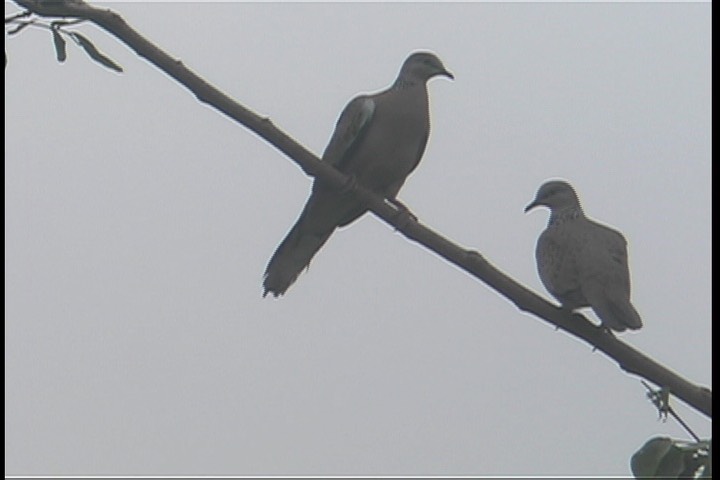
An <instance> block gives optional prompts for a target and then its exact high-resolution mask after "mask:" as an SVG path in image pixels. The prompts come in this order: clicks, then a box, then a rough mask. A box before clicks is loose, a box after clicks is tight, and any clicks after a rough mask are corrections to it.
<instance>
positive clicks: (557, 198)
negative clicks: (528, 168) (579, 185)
mask: <svg viewBox="0 0 720 480" xmlns="http://www.w3.org/2000/svg"><path fill="white" fill-rule="evenodd" d="M539 206H545V207H548V208H549V209H550V210H552V211H557V210H563V209H566V208H579V207H580V201H579V200H578V197H577V194H576V193H575V190H574V189H573V187H572V186H571V185H570V184H569V183H568V182H565V181H563V180H550V181H548V182H545V183H544V184H543V185H542V186H541V187H540V188H539V189H538V192H537V195H535V199H534V200H533V201H532V202H530V204H529V205H528V206H527V207H525V213H527V212H529V211H530V210H532V209H533V208H535V207H539Z"/></svg>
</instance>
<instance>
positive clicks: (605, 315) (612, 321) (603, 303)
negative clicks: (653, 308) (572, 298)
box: [589, 293, 643, 332]
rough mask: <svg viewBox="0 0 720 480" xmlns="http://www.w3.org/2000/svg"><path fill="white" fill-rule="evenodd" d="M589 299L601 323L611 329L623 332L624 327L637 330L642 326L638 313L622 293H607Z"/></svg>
mask: <svg viewBox="0 0 720 480" xmlns="http://www.w3.org/2000/svg"><path fill="white" fill-rule="evenodd" d="M598 297H599V298H596V299H594V301H593V299H589V300H590V303H591V305H592V308H593V310H594V311H595V313H596V314H597V316H598V317H600V320H601V321H602V323H603V324H604V325H605V326H606V327H608V328H611V329H613V330H616V331H618V332H623V331H625V330H626V329H628V328H629V329H630V330H637V329H639V328H641V327H642V326H643V324H642V320H641V319H640V315H639V314H638V312H637V310H635V307H633V305H632V303H630V299H628V298H625V296H624V295H608V294H607V293H606V294H605V295H602V296H598Z"/></svg>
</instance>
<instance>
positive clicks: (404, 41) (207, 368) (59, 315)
mask: <svg viewBox="0 0 720 480" xmlns="http://www.w3.org/2000/svg"><path fill="white" fill-rule="evenodd" d="M108 5H109V6H110V7H111V8H113V9H115V10H116V11H118V12H119V13H120V14H122V15H123V17H124V18H125V19H126V20H127V21H128V22H129V23H130V25H132V26H133V27H135V28H136V29H138V30H139V31H140V32H141V33H142V34H144V35H145V36H146V37H147V38H149V39H150V40H151V41H153V42H155V43H156V44H157V45H159V46H160V47H161V48H164V49H165V50H166V51H168V52H169V53H170V54H172V55H174V56H176V57H177V58H179V59H181V60H182V61H183V62H185V64H186V65H188V66H189V67H190V68H192V69H194V70H195V71H196V72H197V73H199V74H200V75H201V76H203V77H204V78H205V79H207V80H208V81H209V82H211V83H213V84H214V85H216V86H218V87H219V88H221V89H223V90H224V91H225V92H227V93H228V94H229V95H231V96H232V97H233V98H235V99H237V100H238V101H239V102H240V103H242V104H244V105H245V106H247V107H249V108H251V109H253V110H254V111H256V112H257V113H259V114H261V115H265V116H269V117H270V118H271V119H272V120H273V122H275V123H276V125H278V126H279V127H280V128H281V129H283V130H284V131H286V132H287V133H288V134H290V135H291V136H293V137H294V138H295V139H297V140H298V141H299V142H301V143H302V144H304V145H306V146H307V147H308V148H309V149H310V150H312V151H314V152H316V153H318V154H320V153H322V150H323V148H324V147H325V144H326V142H327V140H328V139H329V137H330V134H331V132H332V129H333V127H334V123H335V121H336V119H337V116H338V115H339V113H340V111H341V110H342V108H343V107H344V106H345V105H346V103H347V102H348V101H349V100H350V99H351V98H352V97H353V96H354V95H356V94H357V93H359V92H372V91H377V90H380V89H382V88H385V87H386V86H387V85H389V84H390V83H391V82H392V81H393V80H394V79H395V76H396V75H397V71H398V69H399V67H400V64H401V63H402V61H403V60H404V59H405V58H406V56H407V55H408V54H409V53H410V52H412V51H415V50H418V49H427V50H432V51H433V52H435V53H437V55H438V56H439V57H440V58H442V60H443V61H444V62H445V65H446V66H447V68H448V69H450V70H451V71H452V72H453V73H454V74H455V76H456V80H455V81H454V82H451V81H449V80H447V79H444V78H438V79H433V80H432V81H431V82H430V85H429V90H430V99H431V121H432V131H431V135H430V140H429V143H428V147H427V150H426V152H425V156H424V158H423V160H422V162H421V164H420V166H419V167H418V169H417V170H416V171H415V172H414V173H413V174H412V175H411V176H410V178H409V179H408V181H407V182H406V184H405V186H404V188H403V190H402V191H401V192H400V195H399V198H400V199H401V200H402V201H404V202H405V203H406V204H407V205H408V206H409V207H410V209H411V210H412V211H413V212H414V213H415V214H416V215H417V216H418V218H419V219H420V221H421V222H423V223H424V224H426V225H428V226H430V227H431V228H433V229H435V230H437V231H438V232H440V233H442V234H444V235H446V236H447V237H448V238H450V239H452V240H453V241H455V242H458V243H459V244H461V245H463V246H466V247H468V248H473V249H476V250H478V251H479V252H481V253H482V254H483V255H485V256H486V258H487V259H488V260H489V261H491V262H492V263H493V264H494V265H495V266H497V267H498V268H500V269H501V270H503V271H505V272H506V273H508V274H509V275H511V276H513V277H514V278H515V279H517V280H518V281H520V282H521V283H523V284H525V285H527V286H528V287H529V288H531V289H533V290H535V291H537V292H538V293H540V294H541V295H544V296H545V297H547V298H551V297H550V296H549V295H548V294H547V292H546V291H545V289H544V288H543V286H542V285H541V283H540V281H539V279H538V276H537V273H536V270H535V260H534V249H535V241H536V239H537V236H538V235H539V234H540V232H541V231H542V230H543V228H544V226H545V224H546V222H547V218H548V212H547V210H544V209H538V210H537V211H533V212H532V213H530V214H527V215H526V214H524V213H523V207H524V206H525V205H526V204H527V203H529V202H530V200H532V198H533V197H534V195H535V192H536V190H537V188H538V186H539V185H540V184H541V183H542V182H543V181H545V180H546V179H548V178H557V177H560V178H565V179H567V180H569V181H570V182H571V183H572V184H573V185H574V186H575V187H576V189H577V191H578V193H579V195H580V198H581V200H582V202H583V205H584V208H585V211H586V213H587V214H588V215H589V216H591V217H593V218H595V219H597V220H599V221H601V222H603V223H606V224H609V225H612V226H613V227H615V228H617V229H619V230H620V231H622V232H623V233H624V235H625V237H626V238H627V239H628V244H629V255H630V268H631V274H632V282H633V292H632V299H633V303H634V305H635V306H636V308H637V309H638V311H639V312H640V314H641V316H642V318H643V321H644V324H645V326H644V327H643V329H642V330H640V331H638V332H632V333H626V334H622V335H621V336H622V338H623V340H626V341H627V342H629V343H631V344H632V345H634V346H635V347H637V348H638V349H640V350H641V351H643V352H645V353H646V354H648V355H650V356H651V357H653V358H654V359H656V360H657V361H659V362H661V363H662V364H664V365H666V366H668V367H669V368H671V369H673V370H675V371H676V372H678V373H679V374H681V375H683V376H684V377H685V378H687V379H688V380H690V381H693V382H696V383H699V384H702V385H707V386H711V335H710V333H711V225H710V220H711V55H710V53H711V50H710V32H711V29H710V27H711V23H710V12H711V5H710V4H709V3H693V4H678V3H662V4H658V3H654V4H642V3H632V4H624V3H592V4H584V3H570V4H559V3H552V4H549V3H541V4H528V3H513V4H507V3H506V4H499V3H483V4H479V3H456V4H442V3H423V4H409V3H394V4H384V3H362V4H338V3H330V4H328V3H312V4H287V3H285V4H279V3H270V4H267V3H265V4H258V3H252V4H250V3H213V4H210V3H165V4H159V3H155V4H152V3H113V4H108ZM5 11H6V14H8V13H9V12H14V11H16V8H15V7H13V6H12V5H11V4H10V5H8V4H6V9H5ZM78 30H79V31H81V32H83V33H84V34H85V35H87V36H88V37H89V38H90V39H91V40H92V41H93V42H95V44H96V45H97V46H98V47H99V48H100V49H101V50H102V51H103V52H105V53H106V54H108V55H109V56H110V57H112V58H113V59H114V60H115V61H116V62H118V63H120V64H121V65H122V66H123V67H124V69H125V72H124V73H123V74H116V73H113V72H111V71H109V70H107V69H105V68H103V67H102V66H99V65H98V64H96V63H94V62H93V61H91V60H90V59H89V58H88V57H87V56H86V55H85V54H84V53H83V52H82V51H81V50H80V49H78V48H76V47H75V46H74V45H68V59H67V61H66V62H65V64H62V65H61V64H58V63H57V61H56V60H55V55H54V51H53V47H52V39H51V36H50V35H49V34H48V32H46V31H43V30H40V29H32V28H30V29H27V30H25V31H24V32H23V33H22V34H21V35H19V36H16V37H12V38H8V37H7V36H6V42H5V50H6V52H7V55H8V59H9V62H8V66H7V68H6V70H5V282H6V283H5V401H6V403H5V465H6V466H5V472H6V473H7V474H35V475H39V474H43V475H48V474H65V475H76V474H106V475H109V474H117V475H129V474H158V475H162V474H185V475H194V474H216V475H219V474H223V475H262V474H266V475H284V474H297V475H573V476H574V475H627V474H629V460H630V457H631V456H632V454H633V453H634V452H635V451H636V450H637V449H639V448H640V447H641V446H642V445H643V443H644V442H645V441H647V440H648V439H650V438H651V437H653V436H655V435H667V436H671V437H674V438H679V439H689V437H688V436H687V434H685V433H684V432H683V431H682V429H681V428H680V427H679V426H678V425H677V424H676V423H675V422H674V421H672V420H670V421H668V422H667V423H662V422H659V421H658V420H657V412H656V410H655V409H654V407H653V406H652V405H651V404H650V403H649V402H648V401H647V400H646V398H645V389H644V388H643V387H642V385H641V384H640V381H639V379H638V378H637V377H634V376H630V375H627V374H625V373H623V372H622V371H620V370H619V368H618V367H617V365H615V364H614V363H612V362H611V361H610V360H609V359H608V358H606V357H605V356H604V355H603V354H601V353H593V352H592V351H591V349H590V347H588V346H587V345H586V344H584V343H582V342H580V341H579V340H577V339H575V338H574V337H571V336H569V335H567V334H565V333H563V332H560V331H555V330H554V329H553V328H551V327H550V326H549V325H547V324H546V323H544V322H542V321H539V320H537V319H536V318H535V317H532V316H530V315H528V314H525V313H522V312H520V311H518V310H517V309H516V308H515V307H514V306H513V305H512V304H511V303H510V302H509V301H508V300H506V299H505V298H504V297H502V296H500V295H499V294H497V293H496V292H494V291H493V290H491V289H489V288H488V287H487V286H485V285H484V284H482V283H481V282H478V281H477V280H475V279H473V278H471V277H470V276H468V275H467V274H465V273H463V272H461V271H459V270H458V269H457V268H455V267H453V266H450V265H449V264H447V263H446V262H445V261H443V260H442V259H440V258H439V257H437V256H436V255H435V254H433V253H431V252H429V251H427V250H425V249H424V248H423V247H421V246H418V245H417V244H414V243H411V242H410V241H408V240H407V239H405V238H404V237H403V236H402V235H401V234H398V233H395V232H393V230H392V228H390V227H389V226H387V225H386V224H384V223H383V222H381V221H379V220H378V219H377V218H375V217H374V216H373V215H371V214H368V215H366V216H364V217H363V218H362V219H360V220H359V221H357V222H355V223H354V224H353V225H351V226H350V227H348V228H345V229H343V230H340V231H338V232H336V233H335V234H334V235H333V236H332V238H331V239H330V240H329V241H328V243H327V244H326V245H325V247H323V249H322V250H321V251H320V253H319V254H318V255H317V256H316V257H315V259H314V261H313V263H312V265H311V267H310V269H309V271H308V272H305V273H303V274H302V275H301V276H300V277H299V279H298V281H297V283H296V284H295V285H294V286H292V287H291V288H290V290H289V291H288V293H287V295H286V296H285V297H283V298H281V299H279V300H274V299H270V298H266V299H263V298H262V297H261V293H262V288H261V282H262V274H263V270H264V268H265V265H266V263H267V261H268V259H269V258H270V256H271V254H272V253H273V251H274V249H275V248H276V246H277V245H278V243H279V242H280V241H281V240H282V238H283V237H284V235H285V234H286V232H287V231H288V230H289V228H290V227H291V226H292V224H293V223H294V222H295V220H296V218H297V215H298V214H299V212H300V210H301V208H302V206H303V204H304V202H305V200H306V198H307V195H308V192H309V189H310V184H311V179H310V178H308V177H306V176H305V175H304V174H303V173H302V171H301V170H300V169H299V168H298V167H297V166H296V165H295V164H294V163H292V162H291V161H289V160H288V159H287V158H285V157H284V156H283V155H282V154H280V153H279V152H278V151H277V150H275V149H274V148H273V147H271V146H270V145H269V144H267V143H266V142H264V141H263V140H261V139H259V138H258V137H257V136H255V135H254V134H252V133H250V132H249V131H248V130H247V129H245V128H244V127H242V126H241V125H238V124H236V123H234V122H232V121H230V120H228V119H227V118H226V117H224V116H223V115H222V114H219V113H218V112H216V111H214V110H213V109H211V108H208V107H207V106H205V105H202V104H200V103H199V102H198V101H197V100H196V99H195V98H194V97H193V96H192V95H191V94H190V93H189V92H188V91H187V90H185V89H184V88H183V87H181V86H180V85H179V84H178V83H176V82H175V81H174V80H172V79H170V78H169V77H167V76H166V75H165V74H163V73H162V72H160V71H159V70H158V69H157V68H155V67H154V66H152V65H150V64H149V63H147V62H146V61H144V60H142V59H140V58H138V57H137V56H136V55H135V54H134V53H133V52H132V51H130V50H129V49H128V48H127V47H125V46H124V45H122V44H120V43H119V42H118V41H116V40H115V39H114V38H112V37H110V36H109V35H107V34H106V33H105V32H102V31H100V30H99V29H97V28H94V27H92V26H90V25H84V26H81V27H79V29H78ZM588 315H589V316H590V318H592V319H594V318H595V317H594V316H593V315H592V313H591V312H589V313H588ZM673 406H674V407H675V408H676V409H677V410H678V412H679V413H680V414H681V415H682V416H683V418H684V419H685V420H686V421H687V422H688V423H689V424H690V425H691V426H692V427H693V428H694V429H695V430H696V432H697V433H698V434H699V435H700V436H702V437H709V436H710V431H711V424H710V422H709V421H708V420H707V419H706V418H705V417H703V416H701V415H699V414H698V413H696V412H695V411H693V410H692V409H690V408H688V407H687V406H686V405H685V404H683V403H681V402H680V401H675V402H674V403H673Z"/></svg>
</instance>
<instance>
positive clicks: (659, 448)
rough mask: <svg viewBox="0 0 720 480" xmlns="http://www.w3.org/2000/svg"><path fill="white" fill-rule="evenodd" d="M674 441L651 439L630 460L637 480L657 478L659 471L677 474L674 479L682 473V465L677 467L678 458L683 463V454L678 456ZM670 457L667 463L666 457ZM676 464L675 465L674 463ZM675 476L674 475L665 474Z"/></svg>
mask: <svg viewBox="0 0 720 480" xmlns="http://www.w3.org/2000/svg"><path fill="white" fill-rule="evenodd" d="M675 448H676V447H675V446H674V445H673V441H672V440H671V439H670V438H668V437H655V438H651V439H650V440H648V441H647V442H645V445H643V446H642V447H641V448H640V450H638V451H637V452H635V454H634V455H633V456H632V458H631V459H630V469H631V470H632V473H633V475H635V477H636V478H646V477H656V476H659V474H660V473H659V471H660V470H662V471H663V472H675V475H674V477H677V474H678V473H680V472H681V471H682V465H677V461H678V458H679V460H680V462H682V454H680V455H679V457H678V455H677V453H676V452H675V450H673V449H675ZM671 452H672V453H671ZM668 454H670V457H669V459H668V460H667V461H665V458H666V456H667V455H668ZM673 462H675V463H673ZM664 475H666V476H673V475H672V473H664Z"/></svg>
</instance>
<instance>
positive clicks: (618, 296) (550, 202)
mask: <svg viewBox="0 0 720 480" xmlns="http://www.w3.org/2000/svg"><path fill="white" fill-rule="evenodd" d="M538 206H546V207H548V208H549V209H550V220H549V221H548V225H547V228H546V229H545V231H543V232H542V234H540V238H538V242H537V247H536V249H535V258H536V260H537V269H538V275H539V276H540V280H541V281H542V283H543V285H545V288H547V290H548V291H549V292H550V293H551V294H552V295H553V296H554V297H555V298H556V299H558V301H559V302H560V303H561V305H562V306H563V308H566V309H569V310H575V309H578V308H582V307H592V309H593V311H594V312H595V314H596V315H597V316H598V317H599V318H600V321H601V322H602V324H603V326H604V327H605V328H608V329H612V330H615V331H618V332H622V331H625V330H626V329H628V328H629V329H631V330H637V329H639V328H640V327H642V320H640V315H638V312H637V311H636V310H635V307H633V305H632V303H630V270H629V268H628V255H627V242H626V241H625V238H624V237H623V235H622V234H621V233H620V232H618V231H616V230H614V229H612V228H610V227H607V226H605V225H601V224H599V223H597V222H595V221H593V220H591V219H589V218H588V217H586V216H585V213H584V212H583V210H582V207H581V206H580V200H579V199H578V196H577V194H576V193H575V190H574V189H573V187H572V186H571V185H570V184H569V183H567V182H564V181H560V180H551V181H548V182H546V183H545V184H543V185H542V186H541V187H540V189H539V190H538V192H537V195H536V196H535V199H534V200H533V201H532V202H531V203H530V204H529V205H528V206H527V207H525V212H526V213H527V212H528V211H530V210H531V209H533V208H534V207H538Z"/></svg>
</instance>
